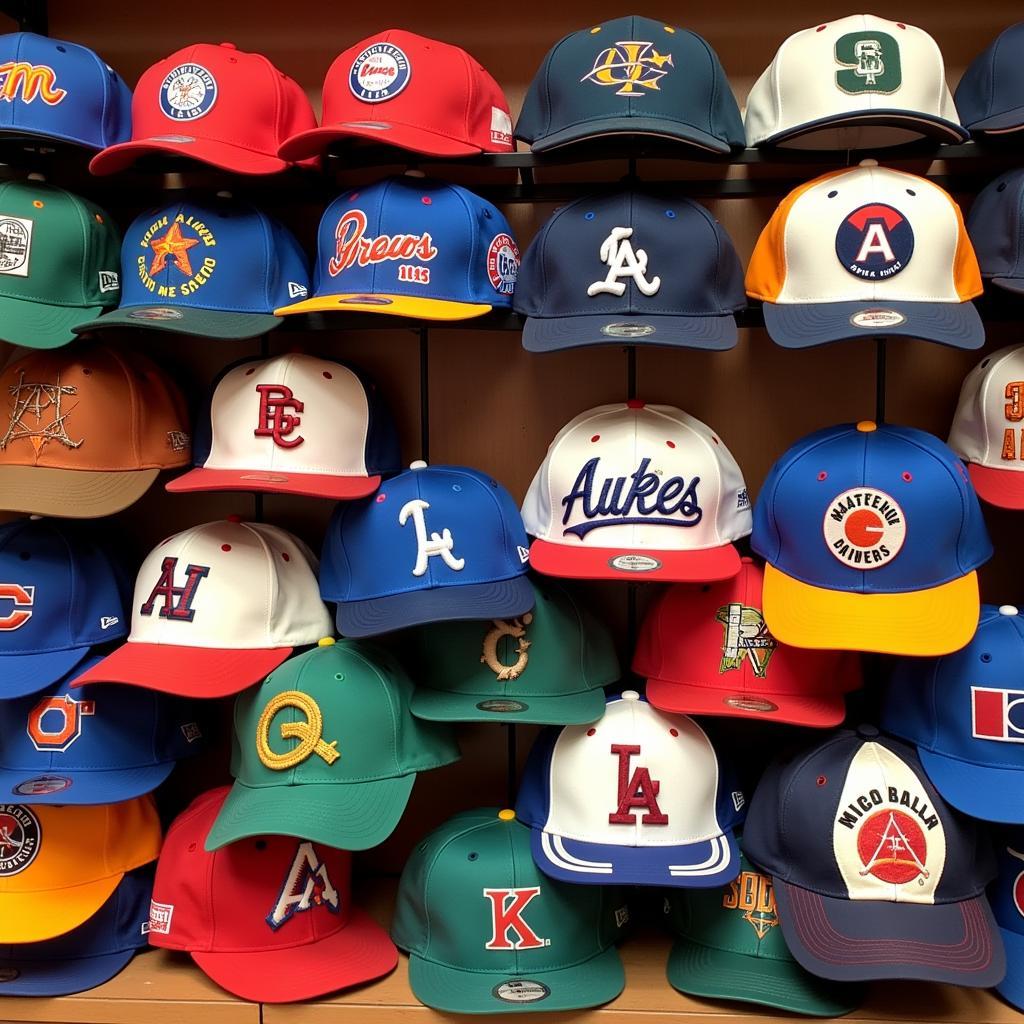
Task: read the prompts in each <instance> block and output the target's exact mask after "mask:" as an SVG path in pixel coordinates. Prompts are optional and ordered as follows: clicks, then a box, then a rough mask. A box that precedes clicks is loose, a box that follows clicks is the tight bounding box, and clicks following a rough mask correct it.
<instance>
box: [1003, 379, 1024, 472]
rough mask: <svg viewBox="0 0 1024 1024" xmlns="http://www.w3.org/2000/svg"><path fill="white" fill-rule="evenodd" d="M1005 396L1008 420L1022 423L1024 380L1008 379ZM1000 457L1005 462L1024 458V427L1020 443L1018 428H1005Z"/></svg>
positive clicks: (1004, 391)
mask: <svg viewBox="0 0 1024 1024" xmlns="http://www.w3.org/2000/svg"><path fill="white" fill-rule="evenodd" d="M1003 397H1004V398H1005V399H1006V405H1004V406H1003V415H1004V416H1005V417H1006V422H1007V423H1020V421H1021V420H1024V380H1011V381H1008V382H1007V384H1006V387H1005V388H1004V389H1003ZM1000 457H1001V458H1002V459H1003V460H1004V461H1005V462H1016V461H1017V459H1022V458H1024V428H1021V432H1020V443H1019V444H1018V440H1017V430H1016V428H1014V427H1006V428H1004V430H1003V450H1002V453H1001V455H1000Z"/></svg>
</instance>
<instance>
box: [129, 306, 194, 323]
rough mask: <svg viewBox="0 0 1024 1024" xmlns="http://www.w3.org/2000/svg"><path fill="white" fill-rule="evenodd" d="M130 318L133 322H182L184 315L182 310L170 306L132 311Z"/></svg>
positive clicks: (130, 311)
mask: <svg viewBox="0 0 1024 1024" xmlns="http://www.w3.org/2000/svg"><path fill="white" fill-rule="evenodd" d="M128 316H129V317H131V319H132V320H180V319H181V318H182V316H184V314H183V313H182V312H181V310H180V309H171V308H170V307H169V306H150V307H148V308H146V309H130V310H128Z"/></svg>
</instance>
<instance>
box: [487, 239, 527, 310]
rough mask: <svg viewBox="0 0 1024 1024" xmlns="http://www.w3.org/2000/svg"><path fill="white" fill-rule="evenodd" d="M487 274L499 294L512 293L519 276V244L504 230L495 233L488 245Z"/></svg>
mask: <svg viewBox="0 0 1024 1024" xmlns="http://www.w3.org/2000/svg"><path fill="white" fill-rule="evenodd" d="M487 276H488V278H490V281H491V287H492V288H493V289H494V290H495V291H496V292H497V293H498V294H499V295H511V294H512V292H514V291H515V287H516V278H518V276H519V246H518V245H516V243H515V239H513V238H512V236H511V235H507V234H505V233H504V232H503V233H502V234H500V235H495V236H494V238H493V239H492V240H491V244H490V245H489V246H488V247H487Z"/></svg>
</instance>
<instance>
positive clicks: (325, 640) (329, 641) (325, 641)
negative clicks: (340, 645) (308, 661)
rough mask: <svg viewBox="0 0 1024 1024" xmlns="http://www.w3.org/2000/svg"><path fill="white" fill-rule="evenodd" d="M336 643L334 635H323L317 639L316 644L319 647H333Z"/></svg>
mask: <svg viewBox="0 0 1024 1024" xmlns="http://www.w3.org/2000/svg"><path fill="white" fill-rule="evenodd" d="M335 643H337V641H336V640H335V639H334V637H333V636H322V637H321V638H320V639H319V640H317V642H316V645H317V647H332V646H334V644H335Z"/></svg>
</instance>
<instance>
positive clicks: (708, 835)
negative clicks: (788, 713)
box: [516, 690, 744, 887]
mask: <svg viewBox="0 0 1024 1024" xmlns="http://www.w3.org/2000/svg"><path fill="white" fill-rule="evenodd" d="M743 808H744V797H743V793H742V792H740V790H739V789H738V788H737V787H735V786H734V785H733V784H732V782H731V780H730V779H729V772H728V769H727V767H723V766H722V765H721V764H720V763H719V759H718V755H717V754H716V752H715V748H714V747H713V746H712V745H711V741H710V740H709V739H708V736H707V734H706V733H705V732H704V730H703V729H702V728H701V727H700V726H699V725H698V724H697V723H696V722H695V721H694V720H693V719H692V718H687V717H686V716H685V715H670V714H666V713H665V712H664V711H659V710H657V709H656V708H654V707H652V706H651V705H650V704H648V703H647V701H646V700H645V699H644V698H642V697H641V696H640V695H639V694H638V693H636V691H634V690H624V691H623V693H622V695H621V696H618V697H609V699H608V704H607V706H606V708H605V713H604V716H603V717H602V718H601V719H600V720H598V721H597V722H594V724H593V725H590V726H587V725H567V726H565V728H563V729H556V728H550V729H547V730H545V731H544V732H543V733H542V734H541V735H540V736H539V737H538V739H537V741H536V742H535V743H534V745H533V749H532V750H531V751H530V756H529V758H528V760H527V763H526V768H525V770H524V772H523V781H522V785H521V786H520V789H519V798H518V800H517V802H516V814H517V815H518V817H519V820H520V821H522V822H524V823H525V824H527V825H529V826H530V827H531V829H532V846H533V856H534V859H535V860H536V862H537V865H538V866H539V867H540V869H541V871H543V872H544V873H545V874H546V875H550V876H551V877H552V878H558V879H561V880H562V881H565V882H577V883H581V884H584V885H607V884H609V883H610V884H613V885H614V884H619V883H621V884H624V885H666V886H698V887H705V886H715V885H721V884H722V883H723V882H728V881H730V880H731V879H733V878H735V877H736V874H737V872H738V871H739V854H738V852H737V848H736V840H735V839H734V838H733V834H732V830H733V828H734V827H735V826H736V825H738V824H739V823H740V821H741V820H742V818H743V813H742V812H743Z"/></svg>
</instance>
